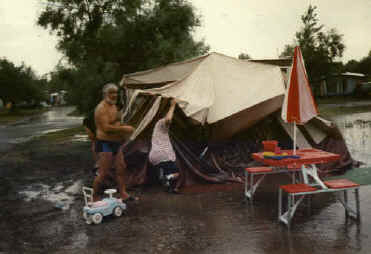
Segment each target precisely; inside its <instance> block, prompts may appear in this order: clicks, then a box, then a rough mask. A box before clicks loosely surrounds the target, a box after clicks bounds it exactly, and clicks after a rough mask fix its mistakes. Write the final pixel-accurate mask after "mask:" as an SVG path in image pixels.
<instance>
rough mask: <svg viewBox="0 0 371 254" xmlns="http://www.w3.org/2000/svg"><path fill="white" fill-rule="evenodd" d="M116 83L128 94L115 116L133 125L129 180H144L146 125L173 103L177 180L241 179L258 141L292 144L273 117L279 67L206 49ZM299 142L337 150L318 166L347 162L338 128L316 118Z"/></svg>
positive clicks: (280, 85) (147, 173)
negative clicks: (333, 157)
mask: <svg viewBox="0 0 371 254" xmlns="http://www.w3.org/2000/svg"><path fill="white" fill-rule="evenodd" d="M120 85H121V86H122V87H124V88H125V90H126V91H127V98H129V100H128V101H127V103H124V104H125V109H126V111H125V112H123V116H122V119H123V121H124V122H125V123H128V124H132V125H134V126H135V127H136V131H135V133H134V134H133V136H132V138H131V141H130V142H129V144H128V145H127V146H126V148H125V151H124V152H125V159H126V161H127V164H128V169H129V176H128V184H132V185H135V184H143V183H147V182H150V181H151V177H152V175H153V170H149V168H150V165H149V163H148V153H149V150H150V139H151V135H152V130H153V126H154V124H155V123H156V121H157V120H158V119H160V118H161V117H162V116H163V115H164V113H166V111H167V108H168V100H167V99H166V98H176V100H177V101H178V106H177V109H176V111H175V116H174V122H173V124H172V126H171V129H170V137H171V140H172V143H173V146H174V149H175V151H176V154H177V164H178V166H179V168H180V169H181V178H180V181H179V185H188V184H191V183H193V182H195V181H199V180H202V181H207V182H213V183H220V182H225V181H240V179H241V178H240V177H241V176H242V174H243V169H244V168H245V167H247V166H249V165H251V163H253V162H252V159H251V153H253V152H257V151H259V150H260V149H261V141H262V140H266V139H276V140H278V141H279V142H280V146H281V147H282V148H287V149H290V148H291V147H292V139H291V136H292V129H291V130H290V128H287V126H286V125H285V123H283V122H282V121H280V117H279V111H280V108H281V106H282V102H283V98H284V93H285V80H284V75H283V73H282V72H281V69H280V68H279V67H278V66H275V65H270V64H263V63H256V62H252V61H246V60H239V59H236V58H232V57H228V56H225V55H222V54H218V53H211V54H208V55H205V56H201V57H198V58H194V59H190V60H187V61H183V62H179V63H174V64H170V65H166V66H163V67H159V68H156V69H151V70H147V71H142V72H137V73H133V74H127V75H124V76H123V78H122V80H121V83H120ZM298 133H299V134H298V144H297V145H298V148H304V147H315V148H320V149H323V150H326V151H332V152H337V153H340V154H341V155H342V158H343V159H342V160H341V161H340V162H336V163H332V164H331V165H327V164H326V165H324V166H323V167H322V168H321V169H322V171H323V172H333V171H337V170H340V169H341V170H342V169H344V168H347V167H350V166H351V165H352V164H353V160H352V158H351V157H350V154H349V152H348V150H347V148H346V145H345V143H344V140H343V138H342V137H341V134H340V132H338V131H337V129H336V127H335V126H333V125H332V123H328V122H327V121H325V120H323V119H321V118H319V117H317V118H315V119H313V120H312V121H310V122H309V123H308V124H306V125H305V126H300V131H299V132H298Z"/></svg>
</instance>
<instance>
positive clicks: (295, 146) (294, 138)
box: [294, 121, 296, 155]
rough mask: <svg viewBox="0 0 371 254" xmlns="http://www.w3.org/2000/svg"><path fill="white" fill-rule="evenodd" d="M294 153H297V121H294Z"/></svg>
mask: <svg viewBox="0 0 371 254" xmlns="http://www.w3.org/2000/svg"><path fill="white" fill-rule="evenodd" d="M294 155H296V121H295V122H294Z"/></svg>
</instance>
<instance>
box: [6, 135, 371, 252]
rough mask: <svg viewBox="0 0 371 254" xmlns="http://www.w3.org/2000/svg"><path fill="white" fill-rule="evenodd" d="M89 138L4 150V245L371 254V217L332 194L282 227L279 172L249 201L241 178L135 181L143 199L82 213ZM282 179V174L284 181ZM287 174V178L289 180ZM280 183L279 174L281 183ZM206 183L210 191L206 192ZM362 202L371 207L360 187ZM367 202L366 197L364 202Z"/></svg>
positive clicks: (20, 249) (89, 178) (25, 249)
mask: <svg viewBox="0 0 371 254" xmlns="http://www.w3.org/2000/svg"><path fill="white" fill-rule="evenodd" d="M92 165H93V162H92V158H91V154H90V150H89V143H88V142H87V141H84V139H80V141H78V140H76V138H74V139H72V136H71V137H70V138H67V139H66V138H55V137H54V138H39V139H37V140H33V141H30V142H27V143H24V144H19V145H16V146H15V147H13V148H12V150H11V151H9V152H7V153H3V154H1V155H0V207H1V209H0V231H1V238H0V253H285V254H286V253H304V254H305V253H369V252H368V250H370V249H371V248H370V247H371V244H370V241H369V239H368V236H369V232H370V230H368V228H371V227H370V226H371V225H369V224H370V223H369V220H368V219H367V218H366V219H365V218H364V219H365V220H364V221H363V223H362V224H361V225H362V226H361V225H359V224H356V223H354V222H352V221H347V220H345V218H344V210H343V209H342V207H341V206H340V205H339V204H338V203H336V202H335V199H334V197H333V196H330V195H329V196H323V197H321V198H319V199H316V200H314V202H313V209H312V213H311V216H307V211H306V209H300V210H299V211H298V212H297V215H296V217H295V220H294V222H295V225H294V226H293V228H292V229H291V231H288V230H287V229H286V228H285V227H284V226H283V225H280V224H278V223H277V219H276V218H277V196H276V193H275V190H276V187H277V186H275V184H276V183H275V181H273V180H272V179H269V178H268V179H267V181H266V184H265V187H264V188H262V189H261V190H260V191H259V192H258V193H257V195H256V198H255V203H254V205H251V204H249V203H246V202H245V200H244V198H243V192H242V185H236V184H234V185H232V184H230V185H209V186H205V185H202V186H194V187H193V189H192V188H189V189H187V190H183V194H180V195H175V194H168V193H165V192H164V191H163V189H162V188H161V187H160V186H158V185H151V186H142V187H140V188H137V189H134V190H131V192H132V193H134V194H135V195H138V196H139V197H140V198H141V200H140V201H139V202H137V203H135V204H130V205H129V207H128V210H127V212H126V214H125V215H124V216H122V217H120V218H111V217H105V218H104V220H103V223H102V224H100V225H87V224H86V223H85V221H84V220H83V218H82V207H83V196H82V193H81V186H82V185H91V182H92V179H93V175H92V173H91V168H92ZM282 181H283V182H284V181H286V180H283V179H282ZM287 181H289V179H287ZM280 183H281V184H282V182H280ZM206 190H207V191H206ZM361 200H363V201H364V202H363V207H362V208H363V209H364V210H365V211H366V212H367V211H370V210H371V207H370V206H371V204H370V202H368V201H367V197H365V196H362V195H361ZM365 202H366V204H365Z"/></svg>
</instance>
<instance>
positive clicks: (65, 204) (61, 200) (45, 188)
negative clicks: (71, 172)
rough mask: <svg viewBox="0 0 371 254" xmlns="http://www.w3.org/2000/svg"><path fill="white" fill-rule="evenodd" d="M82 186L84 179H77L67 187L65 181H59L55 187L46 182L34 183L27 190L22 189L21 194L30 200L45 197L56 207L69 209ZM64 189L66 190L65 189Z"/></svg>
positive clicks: (26, 199)
mask: <svg viewBox="0 0 371 254" xmlns="http://www.w3.org/2000/svg"><path fill="white" fill-rule="evenodd" d="M81 186H82V181H81V180H79V181H76V182H74V183H72V184H71V185H69V186H67V187H65V186H64V185H63V183H58V184H57V185H56V186H55V187H54V188H52V187H51V186H49V185H46V184H41V183H39V184H32V185H30V186H27V187H26V189H25V190H23V191H20V192H19V195H21V197H22V198H23V199H24V200H25V201H27V202H30V201H32V200H34V199H43V200H47V201H50V202H52V203H54V204H55V207H57V208H60V209H63V210H67V209H69V208H70V205H71V204H73V202H74V200H75V198H74V195H75V194H77V193H79V191H80V189H81ZM63 189H64V191H63Z"/></svg>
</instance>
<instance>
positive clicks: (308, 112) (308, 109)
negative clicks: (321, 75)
mask: <svg viewBox="0 0 371 254" xmlns="http://www.w3.org/2000/svg"><path fill="white" fill-rule="evenodd" d="M316 115H318V110H317V106H316V104H315V102H314V98H313V95H312V90H311V88H310V85H309V81H308V76H307V73H306V70H305V66H304V60H303V56H302V54H301V51H300V48H299V47H295V51H294V59H293V63H292V68H291V72H290V78H289V85H288V87H287V90H286V93H285V100H284V102H283V106H282V119H283V120H284V121H286V122H288V123H294V122H295V123H297V124H304V123H306V122H307V121H309V120H310V119H312V118H313V117H315V116H316Z"/></svg>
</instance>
